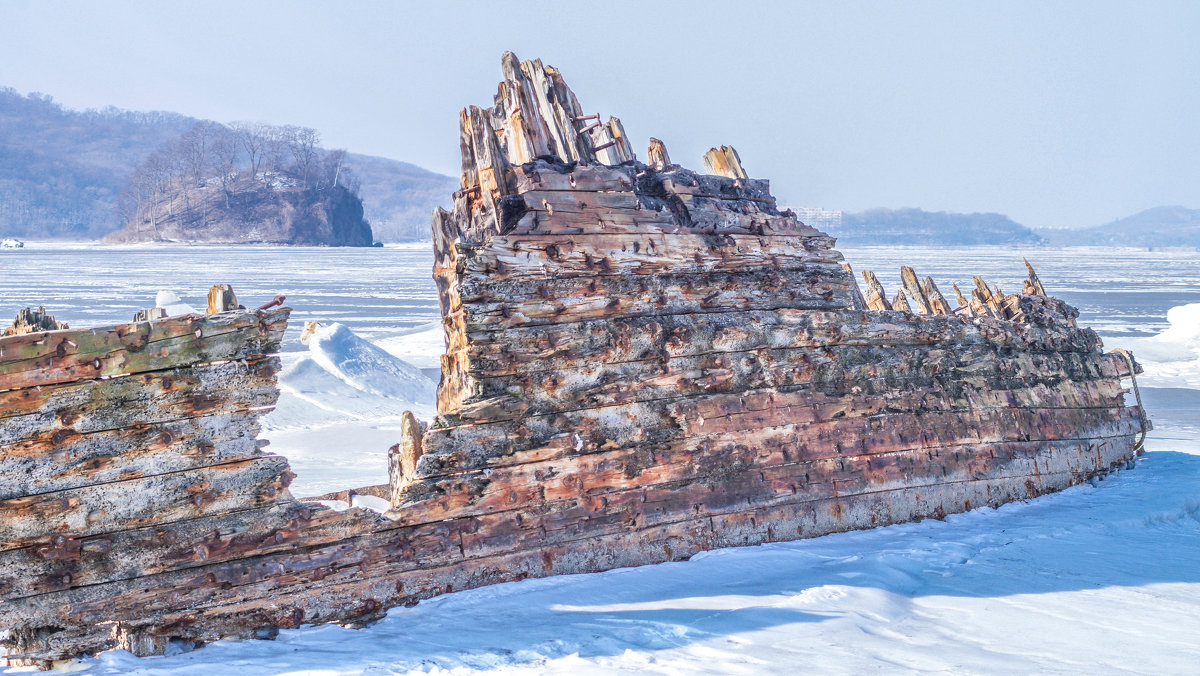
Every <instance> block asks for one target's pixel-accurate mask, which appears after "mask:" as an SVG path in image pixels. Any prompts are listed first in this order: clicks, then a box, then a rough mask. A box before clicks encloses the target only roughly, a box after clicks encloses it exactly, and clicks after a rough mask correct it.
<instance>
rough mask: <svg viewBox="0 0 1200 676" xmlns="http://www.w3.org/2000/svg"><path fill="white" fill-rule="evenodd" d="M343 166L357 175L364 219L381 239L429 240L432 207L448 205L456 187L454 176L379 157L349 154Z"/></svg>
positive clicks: (385, 240)
mask: <svg viewBox="0 0 1200 676" xmlns="http://www.w3.org/2000/svg"><path fill="white" fill-rule="evenodd" d="M346 166H347V167H348V168H349V169H350V170H352V171H353V172H354V174H355V176H357V177H358V181H359V189H358V194H359V195H360V196H361V197H362V201H363V207H364V208H365V209H366V213H367V220H369V221H370V222H371V229H372V230H373V231H374V232H375V239H377V240H380V241H382V242H415V241H424V240H427V239H429V238H430V237H431V236H432V235H431V233H432V230H431V229H430V222H431V220H430V219H432V217H433V208H434V207H435V206H439V205H440V206H443V207H448V206H449V205H450V196H451V195H453V194H454V191H456V190H458V188H459V185H458V179H457V178H451V177H449V176H443V175H442V174H435V173H433V172H432V171H428V170H426V169H422V168H420V167H418V166H416V165H415V164H408V163H407V162H398V161H396V160H389V159H385V158H382V157H372V156H371V155H358V154H355V153H350V154H348V155H346Z"/></svg>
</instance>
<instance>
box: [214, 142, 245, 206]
mask: <svg viewBox="0 0 1200 676" xmlns="http://www.w3.org/2000/svg"><path fill="white" fill-rule="evenodd" d="M218 126H220V131H219V132H217V134H216V135H215V136H214V137H213V140H212V143H211V144H210V148H211V149H212V150H211V153H210V155H211V158H212V165H211V170H212V172H213V173H214V174H216V176H217V178H218V180H220V181H221V190H222V192H224V193H225V208H229V186H230V184H231V183H232V182H233V180H234V179H235V178H237V168H238V147H239V146H238V138H237V134H236V133H235V132H234V131H233V130H231V129H229V128H228V127H225V126H223V125H218Z"/></svg>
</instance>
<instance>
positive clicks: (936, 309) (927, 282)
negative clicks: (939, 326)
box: [921, 277, 954, 315]
mask: <svg viewBox="0 0 1200 676" xmlns="http://www.w3.org/2000/svg"><path fill="white" fill-rule="evenodd" d="M921 293H924V294H925V298H926V299H927V300H928V301H929V309H931V310H932V311H933V314H935V315H952V314H954V310H952V309H951V308H950V303H947V302H946V297H945V296H943V295H942V292H941V291H940V290H939V289H938V287H937V284H935V283H934V281H933V277H926V278H925V279H924V280H922V281H921Z"/></svg>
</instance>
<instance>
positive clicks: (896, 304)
mask: <svg viewBox="0 0 1200 676" xmlns="http://www.w3.org/2000/svg"><path fill="white" fill-rule="evenodd" d="M892 309H893V310H900V311H901V312H912V308H911V307H909V305H908V298H907V297H906V296H905V295H904V289H900V290H898V291H896V297H895V298H893V299H892Z"/></svg>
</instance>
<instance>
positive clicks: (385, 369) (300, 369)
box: [263, 324, 437, 497]
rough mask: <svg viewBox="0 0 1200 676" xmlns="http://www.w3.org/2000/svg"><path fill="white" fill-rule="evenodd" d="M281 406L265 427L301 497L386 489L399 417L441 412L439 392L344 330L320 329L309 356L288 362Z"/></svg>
mask: <svg viewBox="0 0 1200 676" xmlns="http://www.w3.org/2000/svg"><path fill="white" fill-rule="evenodd" d="M284 358H285V360H287V361H288V362H290V363H288V365H287V367H286V368H285V369H284V370H283V372H282V373H281V374H280V376H279V390H280V396H279V403H278V404H277V405H276V406H275V410H274V411H273V412H271V414H270V415H268V416H266V417H265V418H264V419H263V423H264V426H265V427H266V430H267V435H266V436H267V437H268V438H269V439H270V441H271V446H270V450H272V451H273V452H276V453H279V454H281V455H286V456H287V458H288V461H289V462H290V463H291V466H292V470H293V471H295V472H296V474H297V477H296V480H295V482H294V483H293V484H292V487H291V488H292V492H293V494H295V495H297V496H301V497H303V496H311V495H321V494H323V493H329V492H333V491H338V490H343V489H347V488H358V487H360V486H366V485H370V484H377V483H384V482H386V481H387V449H388V447H389V446H391V445H392V444H395V443H397V442H398V441H400V415H401V414H402V413H404V411H406V410H407V411H412V412H413V413H414V414H416V416H417V417H418V418H431V417H433V415H434V414H435V413H436V412H437V403H436V397H437V384H436V383H434V382H433V381H432V380H430V379H429V378H428V377H426V376H425V375H424V374H423V373H422V372H421V369H419V368H417V367H416V366H413V365H412V364H409V363H408V362H406V361H404V360H402V359H398V358H396V357H393V356H392V355H390V354H388V353H387V352H385V351H383V350H382V349H380V348H378V347H376V346H375V345H373V344H372V343H370V342H369V341H366V340H364V339H362V338H360V337H359V336H357V335H355V333H354V332H353V331H351V330H350V329H348V328H347V327H345V326H344V325H342V324H330V325H328V326H321V327H319V328H317V329H316V331H315V332H314V333H313V334H312V335H311V336H309V337H308V352H307V353H303V354H301V355H300V356H299V357H296V356H292V355H286V354H285V355H284Z"/></svg>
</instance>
